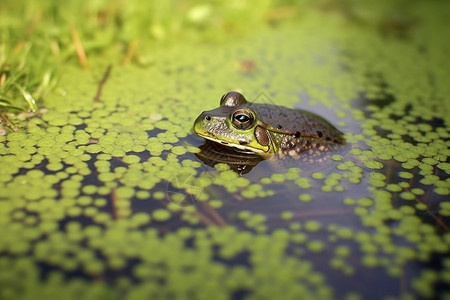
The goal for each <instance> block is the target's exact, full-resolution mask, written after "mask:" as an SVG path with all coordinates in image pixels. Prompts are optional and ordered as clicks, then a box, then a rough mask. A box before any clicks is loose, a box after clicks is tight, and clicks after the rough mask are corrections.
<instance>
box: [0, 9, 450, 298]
mask: <svg viewBox="0 0 450 300" xmlns="http://www.w3.org/2000/svg"><path fill="white" fill-rule="evenodd" d="M3 3H8V5H12V4H10V3H9V2H3ZM121 3H122V2H120V1H118V2H108V3H106V2H102V1H100V2H93V3H90V4H86V6H83V7H81V6H80V5H78V4H76V3H72V2H69V4H68V5H65V6H64V7H63V6H60V5H58V4H57V3H56V2H52V1H51V2H46V3H42V4H37V3H34V2H33V3H31V2H30V5H29V6H27V7H26V8H24V16H25V17H24V18H25V19H26V18H29V17H30V16H33V14H32V13H31V12H32V11H33V9H36V8H40V9H42V11H43V13H44V12H48V11H53V12H54V15H53V18H52V19H50V20H42V22H43V23H40V24H48V22H50V23H51V22H55V24H56V23H59V22H62V21H63V20H64V21H65V20H67V18H71V17H68V16H67V15H66V14H64V13H63V11H64V10H67V11H68V12H69V11H70V12H73V13H74V14H73V16H75V17H74V18H73V20H72V21H73V25H72V26H71V25H67V26H62V27H60V28H59V27H55V28H57V29H58V28H59V29H58V32H56V33H55V30H56V29H55V28H53V31H49V32H47V33H48V34H49V36H51V37H53V38H54V39H55V40H56V41H57V44H58V45H59V48H60V49H66V50H67V52H65V54H64V59H65V60H63V61H65V62H66V63H65V65H64V66H63V70H64V72H61V73H60V74H61V79H60V81H59V82H58V84H57V85H56V87H55V88H54V89H51V92H50V93H49V94H48V95H47V96H46V97H43V98H42V100H40V101H41V102H40V104H39V108H42V107H43V108H45V111H41V113H40V114H39V115H37V116H35V117H32V118H28V117H27V116H20V114H19V115H17V118H15V119H14V122H15V125H16V126H17V127H20V128H22V130H20V131H18V132H12V131H5V132H4V134H2V135H0V165H1V168H0V222H1V224H2V234H1V235H0V270H2V271H0V286H1V287H2V288H1V289H0V298H2V299H17V298H25V299H26V298H27V297H29V298H32V297H35V296H36V295H39V296H40V297H47V298H52V297H53V298H54V297H64V298H67V299H71V298H77V299H78V298H79V297H80V296H81V297H86V298H88V297H93V298H102V297H105V298H106V297H108V298H127V299H141V298H180V299H181V298H211V297H212V296H211V295H213V296H214V297H219V298H220V297H222V298H224V299H228V298H230V297H236V298H239V297H241V298H248V299H266V298H268V299H273V298H279V297H281V296H283V297H284V298H287V299H298V298H311V299H335V298H344V299H361V298H366V297H368V296H372V295H374V293H375V292H376V293H379V294H377V295H376V296H377V297H378V296H379V297H380V298H382V297H383V298H393V299H403V298H413V299H414V298H429V299H432V298H438V297H441V298H445V297H448V292H447V291H446V290H445V286H446V285H447V284H448V282H449V272H450V261H449V260H448V258H447V257H446V256H447V253H448V250H449V247H450V234H449V222H448V220H449V219H448V215H449V214H450V213H449V210H450V208H449V207H448V205H447V204H448V201H447V197H448V195H449V187H450V186H449V179H448V173H449V168H448V166H449V164H448V162H447V160H448V155H449V146H450V145H449V142H448V138H449V133H448V129H449V119H448V108H449V106H448V98H447V95H448V93H447V92H448V85H447V84H446V81H445V80H446V78H448V70H450V68H447V67H445V62H446V61H447V60H446V57H447V52H446V51H445V49H447V48H448V47H447V46H446V45H447V44H446V43H448V40H445V39H442V38H441V37H440V36H439V35H437V33H436V32H438V30H437V29H439V28H441V26H444V25H446V24H448V18H446V17H447V16H446V14H445V13H443V12H445V10H444V9H441V10H436V9H437V8H442V7H441V6H439V4H438V3H431V2H429V3H419V2H411V3H410V2H408V5H407V8H408V9H407V12H406V16H405V17H400V21H397V17H396V16H397V13H398V8H399V7H398V6H397V5H394V4H389V3H393V2H389V3H388V2H387V1H386V2H380V3H379V4H380V5H377V6H376V7H373V6H372V5H370V4H365V5H362V4H360V5H350V2H348V1H342V2H340V1H339V2H332V3H331V2H321V3H319V4H314V6H312V7H308V9H303V10H301V9H296V8H302V7H301V6H300V5H301V4H293V3H290V2H283V3H281V2H280V3H278V2H270V3H269V2H266V3H265V4H262V6H261V7H262V8H264V7H268V8H267V9H268V10H266V11H265V12H264V11H263V9H261V10H257V9H256V10H255V11H252V12H249V11H248V10H240V6H239V4H237V2H236V3H235V4H234V5H235V6H233V5H231V6H227V5H228V4H227V3H232V2H229V1H227V2H226V3H225V1H224V2H219V4H218V6H217V7H215V6H210V7H209V8H208V6H204V5H202V4H200V3H197V2H195V1H193V2H190V4H191V5H192V6H189V5H187V6H186V7H184V8H182V7H181V8H178V7H176V8H174V9H173V10H174V16H173V17H174V18H175V19H176V18H178V19H177V20H171V19H169V16H168V15H169V12H170V13H172V9H171V8H172V7H171V6H170V5H168V4H159V5H161V6H159V7H156V8H155V11H154V12H153V11H152V12H151V13H148V14H146V15H145V16H143V15H144V14H145V13H144V12H145V8H148V6H145V5H150V4H143V5H144V6H142V7H139V6H138V4H139V3H140V1H137V2H133V3H131V4H130V5H131V6H126V7H124V6H122V5H121ZM149 3H151V2H149ZM180 3H181V2H180ZM248 3H250V2H245V1H244V3H243V4H240V5H243V7H246V5H247V6H248ZM399 3H400V2H399ZM155 5H157V4H155ZM166 5H167V6H166ZM265 5H266V6H265ZM366 5H367V6H366ZM3 7H4V6H3ZM223 7H228V9H229V10H225V11H226V13H225V14H226V16H225V15H223V16H220V18H219V20H221V22H219V24H215V25H214V24H213V23H214V20H217V18H215V17H214V14H216V13H217V12H218V11H219V10H218V9H219V8H223ZM122 8H123V11H122V10H121V9H122ZM303 8H304V7H303ZM139 9H142V12H140V13H138V14H136V15H134V14H133V13H131V12H133V11H138V10H139ZM178 9H180V11H178ZM293 10H294V11H296V12H297V13H298V14H300V15H301V18H299V19H297V20H295V21H294V20H292V24H289V22H286V24H281V23H280V22H279V20H280V19H279V16H280V15H284V16H289V14H291V16H292V11H293ZM436 11H437V12H438V13H436ZM439 11H440V13H439ZM3 12H4V11H2V14H3ZM156 12H158V13H159V14H160V19H158V22H157V24H159V25H158V26H159V27H158V26H156V27H152V26H147V27H145V26H143V27H142V28H141V27H139V26H137V25H136V24H138V23H139V24H140V23H142V24H147V25H148V24H150V23H151V22H150V23H149V20H153V19H152V18H156V15H157V14H156ZM163 12H166V14H164V13H163ZM182 12H184V13H187V15H185V14H184V13H182ZM231 12H233V13H231ZM301 12H303V13H301ZM77 13H78V14H81V15H83V17H84V19H85V21H86V22H85V23H84V24H80V23H78V22H79V21H77V20H81V17H80V15H77ZM228 13H229V14H228ZM265 13H267V14H269V16H268V17H267V18H269V19H264V20H263V21H262V22H263V23H264V24H273V25H277V27H275V28H269V27H268V28H265V29H264V30H261V31H259V32H253V31H251V30H250V28H245V29H243V31H242V35H235V34H234V33H235V32H236V30H238V29H239V28H242V27H245V26H246V24H247V25H248V24H254V23H252V22H256V21H255V19H258V18H259V17H258V16H263V15H264V14H265ZM44 14H45V15H46V14H47V13H44ZM217 14H218V13H217ZM277 14H278V17H277ZM125 15H126V16H128V17H127V18H124V17H123V16H125ZM132 16H140V17H136V19H135V20H131V19H129V18H131V17H132ZM246 16H249V19H250V20H249V22H250V23H245V22H242V20H243V19H245V17H246ZM364 16H366V17H364ZM402 18H403V19H402ZM404 18H406V20H405V19H404ZM408 18H409V19H408ZM415 18H417V19H418V20H420V22H419V21H418V22H414V20H415ZM112 19H114V20H115V22H117V23H114V22H113V23H114V24H112V25H108V24H111V23H110V21H111V20H112ZM1 20H2V21H0V22H6V21H3V20H5V19H3V18H2V19H1ZM186 20H191V21H189V22H193V23H190V25H189V26H188V27H187V29H186V30H187V31H183V32H184V33H186V36H185V37H184V39H183V38H181V40H176V37H177V34H179V31H177V30H181V29H179V28H178V29H177V27H176V24H180V22H181V23H182V24H184V23H183V22H188V21H186ZM192 20H194V21H195V22H194V21H192ZM226 20H228V21H230V22H226ZM402 20H403V21H402ZM10 21H11V20H9V21H8V22H10ZM57 21H58V22H57ZM124 21H126V22H124ZM102 22H104V23H102ZM130 22H131V23H130ZM155 22H156V21H155ZM25 23H26V22H25ZM2 24H3V23H2ZM68 24H70V22H69V23H68ZM130 24H135V25H133V26H134V27H135V28H134V29H133V28H131V27H128V26H131V25H130ZM151 24H153V23H151ZM155 24H156V23H155ZM210 25H211V26H212V27H211V26H210ZM172 26H173V27H172ZM214 26H216V27H214ZM217 26H218V27H217ZM236 26H237V27H236ZM417 26H419V27H417ZM436 26H437V27H436ZM249 27H250V26H249ZM37 28H40V27H37ZM116 29H117V31H116ZM417 29H420V30H417ZM36 30H38V31H39V30H41V29H36ZM122 30H123V31H122ZM172 30H173V31H172ZM247 30H249V31H247ZM228 31H230V32H231V34H230V35H227V32H228ZM238 31H239V30H238ZM39 32H40V33H39V34H42V32H41V31H39ZM61 32H63V33H64V34H62V33H61ZM74 32H76V35H78V39H79V41H80V43H81V44H82V45H83V49H84V51H85V54H86V58H87V60H86V62H87V67H88V68H86V69H82V68H80V67H79V64H80V63H81V61H80V58H79V53H77V50H76V49H75V46H74V37H73V36H74ZM217 32H221V34H220V36H219V34H217ZM246 32H251V33H252V34H251V35H247V36H246V35H245V33H246ZM35 33H37V31H35ZM126 33H130V35H127V34H126ZM214 34H216V35H217V36H213V35H214ZM141 35H142V36H144V37H147V38H148V40H146V39H144V38H142V40H141V39H139V36H141ZM191 35H192V36H191ZM58 37H64V38H63V39H61V40H59V39H58ZM100 37H101V38H100ZM118 37H120V38H118ZM149 37H150V38H149ZM134 38H136V39H138V42H136V43H133V39H134ZM75 40H76V39H75ZM144 40H146V41H144ZM220 40H222V41H223V43H221V42H220ZM118 41H119V42H118ZM199 41H202V43H199ZM211 41H215V42H211ZM94 42H97V43H94ZM69 48H70V49H69ZM33 49H35V48H34V47H32V48H31V49H30V51H32V50H33ZM63 52H64V51H63ZM124 62H125V63H124ZM131 62H134V63H133V64H132V63H131ZM441 64H442V65H441ZM59 67H61V66H59ZM27 90H28V92H30V93H31V94H32V95H33V92H32V90H29V89H27ZM229 90H241V91H242V92H245V93H246V95H250V96H249V98H251V97H253V98H255V99H251V100H254V101H269V100H272V101H277V104H280V105H285V106H288V107H301V108H304V109H311V110H313V111H314V110H315V111H316V112H318V111H319V112H320V113H321V114H323V115H324V117H326V118H327V120H330V122H332V123H333V124H337V125H338V126H342V127H340V129H341V130H342V131H343V132H345V139H346V141H347V145H346V146H344V147H343V148H342V149H340V150H338V151H336V152H335V153H333V154H332V155H330V157H324V158H322V160H317V161H314V162H312V163H304V162H302V163H299V162H295V161H290V162H287V161H275V160H268V161H262V162H260V163H259V164H258V165H256V166H255V167H254V168H253V170H252V171H251V172H250V173H247V174H243V175H242V176H241V175H240V174H238V173H236V172H234V171H233V170H232V168H231V167H230V166H228V165H226V164H218V165H215V166H214V167H209V166H206V165H203V164H202V162H201V161H199V160H198V159H197V157H196V156H195V154H198V153H199V151H200V149H199V148H198V147H199V146H200V144H201V143H202V142H203V141H202V140H201V139H197V137H195V136H194V135H193V133H192V131H191V128H192V123H193V120H194V119H195V117H196V116H198V115H199V113H200V112H201V111H202V110H208V109H212V108H214V107H215V106H216V105H217V103H216V99H217V97H220V95H222V94H223V93H224V92H226V91H229ZM261 90H264V94H265V95H268V97H269V98H270V99H267V98H264V97H262V98H261V97H260V96H259V95H261ZM14 92H15V93H20V91H19V90H17V89H16V90H14ZM21 97H23V96H21ZM33 97H34V96H33ZM249 100H250V99H249ZM23 104H24V107H26V104H25V103H23ZM438 107H439V109H436V108H438ZM435 262H439V263H438V264H436V263H435ZM438 265H439V266H438ZM3 270H7V271H8V272H6V271H3ZM363 277H364V278H369V279H367V281H364V284H361V285H355V284H354V282H355V278H363ZM370 278H376V279H377V281H376V282H375V281H372V280H370ZM379 278H385V280H384V281H383V282H382V284H383V289H378V288H377V287H379V286H380V282H379ZM399 286H401V287H402V289H401V290H400V289H399ZM347 287H351V288H348V289H347ZM55 295H57V296H55Z"/></svg>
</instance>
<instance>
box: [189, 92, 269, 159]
mask: <svg viewBox="0 0 450 300" xmlns="http://www.w3.org/2000/svg"><path fill="white" fill-rule="evenodd" d="M259 123H260V122H259V120H258V116H257V115H256V114H255V112H254V111H253V110H252V109H251V103H249V102H247V100H245V98H244V96H242V95H241V94H240V93H238V92H229V93H228V94H225V95H223V96H222V98H221V99H220V107H218V108H216V109H213V110H210V111H204V112H202V114H201V115H200V116H198V118H197V119H196V120H195V122H194V131H195V133H197V134H198V135H199V136H201V137H204V138H205V139H209V140H212V141H214V142H217V143H221V144H223V145H225V146H229V147H235V148H238V149H240V150H244V151H251V152H256V153H260V154H269V153H270V150H271V148H272V147H271V143H270V138H269V136H268V134H267V132H266V130H265V129H264V128H262V127H261V126H259Z"/></svg>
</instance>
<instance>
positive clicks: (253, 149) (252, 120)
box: [193, 91, 345, 159]
mask: <svg viewBox="0 0 450 300" xmlns="http://www.w3.org/2000/svg"><path fill="white" fill-rule="evenodd" d="M193 129H194V132H195V133H196V134H197V135H199V136H201V137H203V138H205V139H207V140H210V141H213V142H215V143H218V144H220V145H222V146H224V147H231V148H233V149H235V150H237V151H239V152H240V153H247V154H253V155H255V154H256V155H259V156H261V157H263V158H264V159H266V158H270V157H273V156H277V157H286V156H289V157H293V158H299V157H300V154H301V153H306V154H309V155H317V153H319V152H323V151H327V150H331V149H336V148H337V147H339V146H340V145H344V144H345V139H344V137H343V133H342V132H341V131H339V130H338V129H337V128H336V127H334V126H333V125H332V124H331V123H329V122H328V121H326V120H325V119H324V118H322V117H320V116H318V115H316V114H314V113H312V112H309V111H306V110H301V109H293V108H288V107H285V106H281V105H276V104H268V103H254V102H249V101H247V99H246V98H245V97H244V96H243V95H242V94H241V93H239V92H236V91H231V92H229V93H227V94H225V95H223V96H222V98H221V99H220V106H219V107H218V108H216V109H213V110H209V111H203V112H202V113H201V114H200V115H199V116H198V117H197V119H196V120H195V122H194V126H193ZM303 157H304V156H303Z"/></svg>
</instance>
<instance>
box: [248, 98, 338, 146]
mask: <svg viewBox="0 0 450 300" xmlns="http://www.w3.org/2000/svg"><path fill="white" fill-rule="evenodd" d="M250 107H251V109H252V110H253V111H254V112H255V113H256V115H257V116H258V119H259V120H260V121H261V122H262V123H263V124H264V125H263V126H264V127H265V128H267V129H268V130H270V131H273V132H278V133H284V134H289V135H294V136H295V137H296V138H299V137H310V138H315V139H320V140H324V141H329V142H331V143H336V144H344V143H345V141H344V138H343V136H342V133H341V132H340V131H339V130H338V129H336V128H335V127H334V126H333V125H331V124H330V123H329V122H327V121H326V120H324V119H323V118H321V117H320V116H317V115H315V114H313V113H310V112H308V111H304V110H300V109H290V108H287V107H284V106H277V105H271V104H261V103H251V104H250Z"/></svg>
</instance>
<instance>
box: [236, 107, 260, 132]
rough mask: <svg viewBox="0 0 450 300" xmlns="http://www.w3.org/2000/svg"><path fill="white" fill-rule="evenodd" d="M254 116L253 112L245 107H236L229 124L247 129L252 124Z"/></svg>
mask: <svg viewBox="0 0 450 300" xmlns="http://www.w3.org/2000/svg"><path fill="white" fill-rule="evenodd" d="M254 121H255V118H254V117H253V114H252V113H251V112H250V111H248V110H246V109H238V110H236V111H235V112H234V113H233V115H232V116H231V124H232V125H233V127H234V128H236V129H240V130H247V129H249V128H250V127H252V126H253V123H254Z"/></svg>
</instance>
